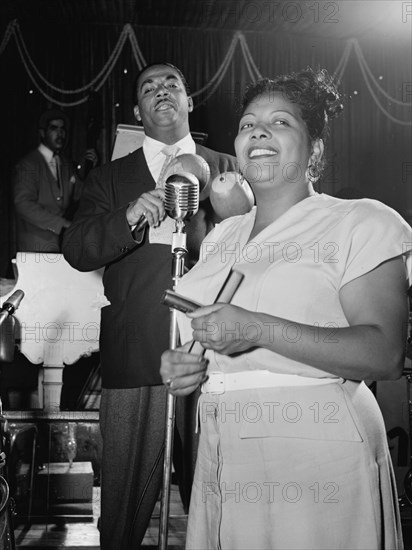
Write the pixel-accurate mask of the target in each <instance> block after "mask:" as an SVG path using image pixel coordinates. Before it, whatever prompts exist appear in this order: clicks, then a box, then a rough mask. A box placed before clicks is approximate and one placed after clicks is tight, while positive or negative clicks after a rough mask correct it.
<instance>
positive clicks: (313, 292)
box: [161, 69, 412, 550]
mask: <svg viewBox="0 0 412 550" xmlns="http://www.w3.org/2000/svg"><path fill="white" fill-rule="evenodd" d="M341 110H342V104H341V99H340V96H339V93H338V91H337V90H336V88H335V86H334V84H333V82H332V81H331V79H330V78H329V76H328V74H327V72H326V71H324V70H323V71H319V72H314V71H312V70H309V69H308V70H307V71H303V72H301V73H294V74H291V75H284V76H278V77H276V78H274V79H263V80H260V81H258V82H257V83H255V84H254V85H253V86H252V87H250V88H249V89H248V90H247V91H246V94H245V98H244V103H243V111H242V116H241V119H240V123H239V131H238V135H237V137H236V140H235V148H236V155H237V158H238V160H239V163H240V168H241V171H242V173H243V174H244V176H245V178H246V179H247V180H248V181H249V183H250V185H251V186H252V189H253V191H254V194H255V199H256V206H255V207H254V208H253V209H252V210H251V211H250V212H249V213H248V214H245V215H243V216H237V217H232V218H228V219H226V220H224V221H223V222H222V223H220V224H219V225H217V226H216V227H215V228H214V230H213V231H212V232H211V233H210V234H209V235H208V236H207V237H206V239H205V241H204V242H203V245H202V250H201V253H200V259H199V262H198V264H197V265H196V266H195V267H194V268H193V269H192V270H191V271H190V272H189V273H188V274H187V275H185V276H184V277H183V278H182V280H181V281H180V283H179V289H178V291H179V293H180V294H183V295H185V296H186V297H188V298H191V299H194V300H196V301H197V302H200V303H202V304H213V305H205V306H204V307H200V308H199V309H198V310H196V311H195V312H193V313H190V314H187V316H183V315H182V316H181V319H180V321H179V322H180V329H181V330H180V333H181V340H182V342H188V340H190V339H191V338H193V339H194V340H196V341H198V342H200V343H201V344H202V345H203V347H204V348H205V349H206V354H205V357H204V358H202V359H200V358H199V356H196V355H194V354H190V353H188V349H189V346H188V345H185V346H183V347H182V348H180V349H178V350H174V351H167V352H165V353H164V354H163V359H162V366H161V374H162V378H163V381H164V382H165V383H166V384H167V385H168V387H169V389H170V391H171V392H172V393H173V394H175V395H186V394H188V393H190V392H192V391H194V390H195V388H196V387H198V386H199V385H200V384H201V385H202V394H201V397H200V400H199V426H200V444H199V452H198V459H197V467H196V475H195V481H194V486H193V492H192V500H191V507H190V513H189V522H188V533H187V548H188V549H190V550H194V549H206V548H209V549H218V548H219V549H220V548H221V549H226V550H233V549H245V550H246V549H247V550H250V549H259V550H261V549H268V550H276V549H279V550H285V549H299V550H304V549H312V550H313V549H316V550H320V549H328V550H330V549H351V550H354V549H368V550H372V549H376V550H377V549H388V550H389V549H390V550H395V549H401V548H402V533H401V529H400V521H399V512H398V507H397V495H396V487H395V482H394V476H393V470H392V464H391V460H390V454H389V450H388V444H387V439H386V433H385V426H384V422H383V418H382V415H381V412H380V410H379V407H378V405H377V403H376V401H375V398H374V396H373V395H372V393H371V392H370V390H369V389H368V387H367V386H366V385H365V383H364V382H362V381H363V380H388V379H396V378H399V377H400V375H401V373H402V368H403V361H404V352H405V336H406V335H405V330H404V329H405V326H406V322H407V318H408V304H407V289H408V286H409V284H410V283H411V281H410V277H411V263H410V262H411V247H412V243H411V241H412V239H411V228H410V227H409V226H408V225H407V223H406V222H405V221H404V220H403V219H402V218H401V217H400V216H399V215H398V214H397V213H396V212H395V211H394V210H392V209H391V208H389V207H387V206H385V205H384V204H382V203H380V202H378V201H375V200H370V199H359V200H342V199H337V198H334V197H331V196H328V195H326V194H324V193H317V192H315V190H314V188H313V184H314V183H315V182H316V181H317V179H318V178H319V176H320V174H321V170H322V167H323V164H324V142H325V137H326V133H327V129H328V122H329V120H330V119H332V118H333V117H335V116H337V115H338V114H339V113H340V111H341ZM232 269H233V270H236V271H239V272H241V273H243V275H244V279H243V281H242V283H241V284H240V286H239V288H238V290H237V291H236V293H235V294H234V297H233V299H232V301H231V303H230V304H229V305H228V304H222V303H219V302H217V303H214V301H215V300H216V296H217V295H218V293H219V291H220V289H221V287H222V286H223V284H224V282H225V280H226V278H227V276H228V273H229V272H230V271H231V270H232Z"/></svg>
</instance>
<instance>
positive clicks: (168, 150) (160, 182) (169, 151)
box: [156, 145, 180, 189]
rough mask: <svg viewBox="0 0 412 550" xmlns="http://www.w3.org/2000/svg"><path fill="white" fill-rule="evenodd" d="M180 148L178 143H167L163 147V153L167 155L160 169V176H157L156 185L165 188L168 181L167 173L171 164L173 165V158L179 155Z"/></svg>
mask: <svg viewBox="0 0 412 550" xmlns="http://www.w3.org/2000/svg"><path fill="white" fill-rule="evenodd" d="M179 151H180V149H179V147H178V146H177V145H166V146H165V147H163V149H162V151H161V152H162V154H163V155H164V156H165V159H164V162H163V165H162V169H161V170H160V174H159V177H158V178H157V184H156V187H160V188H162V189H164V186H165V182H166V175H167V170H168V168H169V166H170V165H171V163H172V161H173V159H174V158H175V157H176V156H177V155H178V153H179Z"/></svg>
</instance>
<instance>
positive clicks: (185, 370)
mask: <svg viewBox="0 0 412 550" xmlns="http://www.w3.org/2000/svg"><path fill="white" fill-rule="evenodd" d="M189 347H190V342H188V343H187V344H185V345H184V346H182V347H181V348H178V349H176V350H167V351H165V352H164V353H163V354H162V363H161V366H160V376H161V377H162V380H163V384H165V385H166V386H167V388H168V390H169V391H170V392H171V393H172V394H173V395H189V394H190V393H192V392H194V391H195V389H196V388H197V387H198V386H199V385H200V384H203V382H205V381H206V380H207V376H206V369H207V363H208V361H207V359H205V358H204V357H202V356H201V355H194V354H193V353H188V349H189Z"/></svg>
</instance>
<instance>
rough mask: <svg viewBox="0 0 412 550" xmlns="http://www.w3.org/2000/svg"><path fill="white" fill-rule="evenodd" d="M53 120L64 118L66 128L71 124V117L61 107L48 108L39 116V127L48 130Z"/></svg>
mask: <svg viewBox="0 0 412 550" xmlns="http://www.w3.org/2000/svg"><path fill="white" fill-rule="evenodd" d="M51 120H63V121H64V124H65V126H66V128H68V126H69V123H70V121H69V117H68V116H67V115H66V113H64V112H63V111H60V109H48V110H47V111H44V112H43V113H42V114H41V115H40V118H39V128H41V129H42V130H46V128H47V127H48V125H49V124H50V121H51Z"/></svg>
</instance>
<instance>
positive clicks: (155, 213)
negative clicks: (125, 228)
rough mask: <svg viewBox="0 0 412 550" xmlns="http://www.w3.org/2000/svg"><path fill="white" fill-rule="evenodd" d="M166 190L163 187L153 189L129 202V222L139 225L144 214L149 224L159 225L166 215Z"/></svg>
mask: <svg viewBox="0 0 412 550" xmlns="http://www.w3.org/2000/svg"><path fill="white" fill-rule="evenodd" d="M164 198H165V192H164V190H163V189H153V190H152V191H148V192H147V193H143V195H141V196H140V197H139V198H138V199H136V200H135V201H134V202H132V203H130V204H129V208H128V209H127V211H126V217H127V223H128V224H129V225H130V226H133V225H137V224H138V223H139V221H140V220H141V218H142V216H144V217H145V218H146V219H147V221H148V223H149V225H150V226H152V227H157V226H158V225H159V224H160V222H161V221H162V220H163V219H164V217H165V216H166V211H165V207H164V202H163V201H164Z"/></svg>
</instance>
